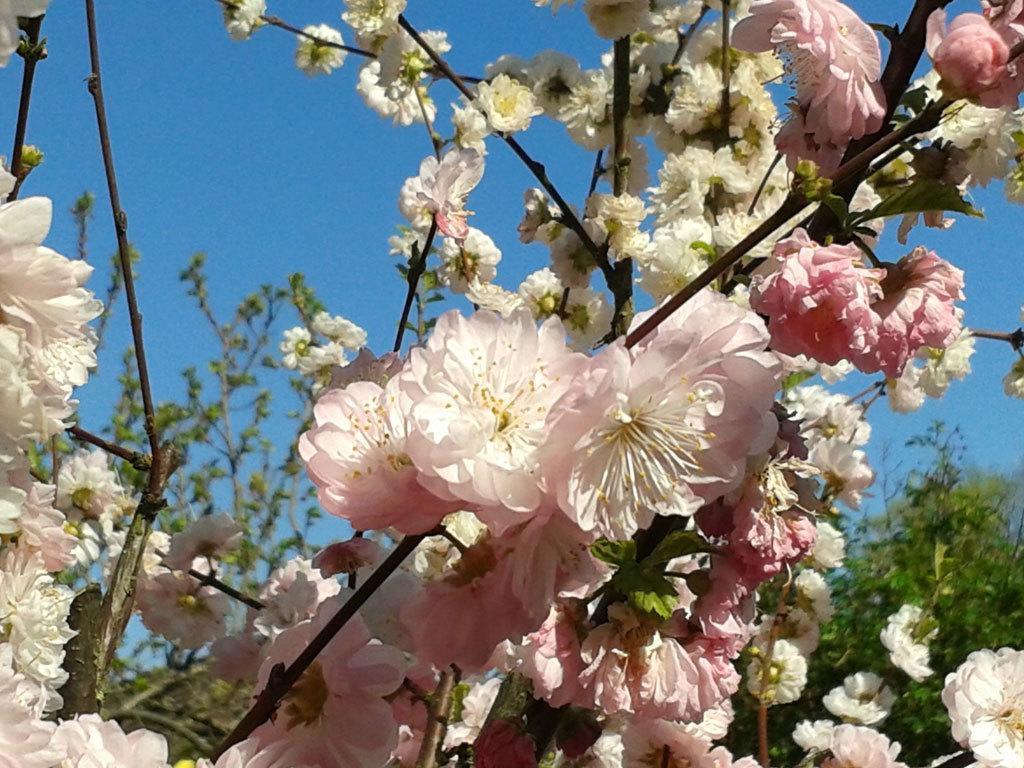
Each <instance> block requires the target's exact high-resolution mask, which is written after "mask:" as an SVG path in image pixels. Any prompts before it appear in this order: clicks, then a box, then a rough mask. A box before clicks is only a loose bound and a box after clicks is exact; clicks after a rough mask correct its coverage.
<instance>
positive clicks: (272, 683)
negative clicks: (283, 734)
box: [214, 533, 429, 760]
mask: <svg viewBox="0 0 1024 768" xmlns="http://www.w3.org/2000/svg"><path fill="white" fill-rule="evenodd" d="M428 535H429V533H421V534H417V535H415V536H406V537H405V538H403V539H402V540H401V541H400V542H398V544H397V545H396V546H395V548H394V549H393V550H391V553H390V554H389V555H388V556H387V558H385V560H384V562H382V563H381V564H380V565H379V566H377V568H376V569H375V570H374V572H373V573H371V574H370V576H369V577H368V578H367V579H366V581H364V582H363V584H362V585H361V586H360V587H359V588H358V589H356V591H355V592H353V593H352V596H351V597H349V599H348V600H347V601H346V602H345V604H344V605H343V606H341V608H340V609H339V610H338V612H337V613H335V614H334V615H333V616H332V617H331V618H330V619H329V620H328V622H327V623H326V624H325V625H324V627H323V629H321V630H320V631H319V632H318V633H317V634H316V636H315V637H314V638H313V639H312V640H311V641H310V643H309V645H307V646H306V648H305V649H304V650H303V651H302V653H300V654H299V656H298V657H297V658H296V659H295V661H293V662H292V663H291V664H290V665H289V666H288V667H287V668H285V669H284V670H282V671H281V672H280V674H273V675H271V676H270V679H269V680H268V681H267V685H266V687H265V688H264V689H263V690H262V691H260V693H259V694H258V695H257V697H256V701H255V703H253V705H252V707H251V708H250V709H249V711H248V712H246V714H245V715H244V716H243V717H242V719H241V720H240V721H239V722H238V724H237V725H236V726H235V727H234V729H233V730H232V731H231V733H230V734H228V736H227V738H226V739H224V742H223V743H222V744H221V745H220V747H218V749H217V752H216V754H215V755H214V760H216V759H217V758H219V757H220V756H221V755H222V754H224V752H226V751H227V750H228V749H229V748H231V747H232V746H233V745H235V744H237V743H239V742H240V741H242V740H244V739H246V738H248V736H249V734H251V733H252V732H253V731H254V730H256V729H257V728H258V727H259V726H261V725H262V724H263V723H265V722H266V721H267V720H269V719H270V717H271V716H272V715H273V714H274V712H276V711H277V707H278V705H279V704H280V702H281V699H283V698H284V697H285V695H286V694H287V693H288V691H289V690H291V688H292V686H293V685H295V683H297V682H298V681H299V678H300V677H302V674H303V672H305V671H306V670H307V669H308V668H309V666H310V664H312V663H313V662H314V661H315V660H316V657H317V656H319V655H320V653H321V652H322V651H323V650H324V649H325V648H326V647H327V646H328V645H329V644H330V642H331V640H332V639H333V638H334V636H335V635H336V634H338V632H340V631H341V629H342V627H344V626H345V625H346V624H347V623H348V622H349V620H350V619H352V617H353V616H355V615H356V612H357V611H358V610H359V609H360V608H362V607H363V605H364V604H365V603H366V601H367V600H369V599H370V596H371V595H373V593H374V592H376V591H377V589H378V587H380V585H381V584H383V583H384V582H385V581H386V580H387V579H388V577H389V576H390V575H391V574H392V573H394V572H395V571H396V570H397V569H398V566H399V565H401V564H402V561H403V560H405V558H406V557H408V556H409V554H410V553H411V552H412V551H413V550H414V549H415V548H416V546H417V545H418V544H419V543H420V542H421V541H423V539H424V538H426V537H427V536H428Z"/></svg>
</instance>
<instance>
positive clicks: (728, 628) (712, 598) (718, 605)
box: [693, 556, 755, 644]
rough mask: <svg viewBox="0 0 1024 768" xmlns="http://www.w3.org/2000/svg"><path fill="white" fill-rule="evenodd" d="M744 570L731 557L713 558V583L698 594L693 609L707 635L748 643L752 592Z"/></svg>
mask: <svg viewBox="0 0 1024 768" xmlns="http://www.w3.org/2000/svg"><path fill="white" fill-rule="evenodd" d="M742 572H743V571H742V566H741V565H740V564H739V563H737V562H736V561H735V560H733V559H732V558H729V557H724V556H715V557H713V558H712V559H711V570H710V572H709V578H708V581H709V582H710V587H709V589H708V590H707V591H706V592H704V594H702V595H700V596H699V597H698V598H697V602H696V604H695V606H694V609H693V618H694V620H695V621H696V623H697V625H698V626H699V627H700V629H701V631H702V632H703V633H704V634H705V635H706V636H707V637H709V638H716V639H725V640H735V641H736V642H738V643H740V644H745V643H746V641H747V640H748V639H749V638H750V636H751V635H752V634H753V627H752V622H753V620H754V607H755V606H754V599H753V593H752V590H751V589H750V587H749V585H748V583H747V582H746V581H745V580H744V579H743V576H742Z"/></svg>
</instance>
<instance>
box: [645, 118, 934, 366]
mask: <svg viewBox="0 0 1024 768" xmlns="http://www.w3.org/2000/svg"><path fill="white" fill-rule="evenodd" d="M949 103H950V102H949V101H948V100H946V99H943V100H942V101H939V102H936V103H934V104H932V105H930V106H929V107H927V108H926V109H924V110H923V111H922V112H921V114H919V115H917V116H916V117H914V118H913V119H911V120H908V121H907V122H906V123H904V124H903V125H902V126H901V127H900V128H899V129H898V130H895V131H893V132H892V133H890V134H888V135H886V136H883V137H882V138H880V139H879V140H878V141H877V142H875V143H874V144H872V145H871V146H870V147H867V148H866V149H864V150H863V151H861V152H859V153H858V154H856V155H854V156H853V157H852V158H850V160H848V161H847V162H845V163H843V164H842V165H841V166H839V168H838V169H837V170H836V172H835V174H833V176H832V180H833V182H834V184H840V183H842V182H844V181H847V180H849V179H851V178H854V177H855V176H856V175H857V174H859V173H861V172H862V171H863V170H864V169H865V168H867V167H868V166H869V165H870V164H871V161H872V160H874V159H875V158H877V157H879V156H880V155H882V154H884V153H885V152H888V151H889V150H890V149H891V148H892V147H894V146H895V145H896V144H899V143H900V142H901V141H903V140H904V139H906V138H907V137H908V136H912V135H914V134H917V133H922V132H924V131H929V130H931V129H932V128H934V127H935V126H936V125H937V124H938V122H939V118H940V117H941V115H942V111H943V110H944V109H945V108H946V106H948V105H949ZM807 205H808V201H807V200H805V199H804V198H803V196H802V195H801V194H800V193H799V191H794V192H791V193H790V194H789V195H788V196H787V197H786V199H785V200H783V201H782V204H781V205H780V206H779V207H778V209H776V211H775V212H774V213H773V214H772V215H771V216H769V217H768V218H767V219H765V220H764V221H763V222H761V224H759V225H758V226H757V227H756V228H755V229H754V230H753V231H752V232H751V233H750V234H748V235H747V236H746V237H744V238H743V239H742V240H740V241H739V242H738V243H736V245H734V246H733V247H732V248H730V249H729V250H728V251H726V252H725V253H724V254H722V255H721V256H719V257H718V259H717V260H715V261H714V262H712V264H711V265H710V266H709V267H708V268H707V269H705V270H704V271H703V272H702V273H701V274H699V275H698V276H697V277H696V278H694V280H693V281H692V282H691V283H689V284H688V285H686V286H685V287H684V288H683V289H682V290H680V291H679V292H678V293H677V294H675V295H674V296H673V297H672V298H670V299H669V300H668V301H666V302H665V303H664V304H662V305H661V306H660V307H658V309H656V310H655V311H654V312H653V313H651V315H650V316H649V317H648V318H647V319H646V320H645V321H644V322H643V323H641V324H640V326H639V327H638V328H636V329H635V330H634V331H633V332H632V333H630V334H629V335H628V336H627V337H626V346H627V347H633V346H636V345H637V344H638V343H639V342H640V341H641V340H642V339H644V338H645V337H646V336H647V335H648V334H649V333H651V331H653V330H654V329H655V328H657V327H658V326H659V325H661V324H662V323H663V322H664V321H665V320H666V319H667V318H668V317H669V316H670V315H671V314H672V313H673V312H675V311H676V310H677V309H679V308H680V307H681V306H683V304H685V303H686V302H688V301H689V300H690V299H692V298H693V297H694V296H696V295H697V294H698V293H699V292H700V291H701V290H703V289H704V288H706V287H708V286H709V285H711V283H713V282H714V281H715V280H717V279H718V278H719V277H721V276H722V275H724V274H725V273H726V272H727V271H728V270H729V268H730V267H731V266H732V265H733V264H735V263H736V262H738V261H739V260H740V259H741V258H743V257H744V256H745V255H746V254H747V253H748V252H749V251H750V249H751V248H753V247H754V246H756V245H758V244H759V243H760V242H761V241H762V240H765V239H767V238H768V237H769V236H770V235H771V234H772V233H774V232H775V231H776V230H777V229H778V228H779V227H781V226H782V225H783V224H785V223H786V222H788V221H789V220H790V219H792V218H793V217H794V216H796V215H797V214H798V213H800V212H801V211H802V210H804V208H806V207H807Z"/></svg>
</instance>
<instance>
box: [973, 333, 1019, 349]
mask: <svg viewBox="0 0 1024 768" xmlns="http://www.w3.org/2000/svg"><path fill="white" fill-rule="evenodd" d="M968 330H969V331H970V334H971V336H974V337H975V338H978V339H992V340H993V341H1005V342H1006V343H1007V344H1009V345H1010V346H1011V347H1013V348H1014V349H1018V350H1019V349H1021V348H1022V347H1024V328H1018V329H1017V330H1015V331H1012V332H1010V333H1003V332H1002V331H986V330H983V329H981V328H970V329H968Z"/></svg>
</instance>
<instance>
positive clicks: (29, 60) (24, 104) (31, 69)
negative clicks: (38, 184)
mask: <svg viewBox="0 0 1024 768" xmlns="http://www.w3.org/2000/svg"><path fill="white" fill-rule="evenodd" d="M42 24H43V16H41V15H40V16H36V17H34V18H31V19H27V20H26V21H25V34H26V35H27V36H28V45H27V47H26V50H25V51H24V53H23V54H22V55H23V56H24V58H25V68H24V69H23V70H22V74H21V98H20V99H19V100H18V122H17V123H16V124H15V127H14V149H12V150H11V175H12V176H14V189H12V190H11V193H10V194H9V195H8V196H7V201H8V202H10V201H12V200H17V199H18V192H19V190H20V189H21V184H22V182H23V181H25V178H26V177H27V176H28V171H27V170H26V169H25V168H23V167H22V163H21V156H22V151H23V150H24V148H25V132H26V131H27V130H28V109H29V106H30V104H31V101H32V82H33V80H34V79H35V76H36V64H38V63H39V62H40V60H42V59H45V58H46V49H45V48H44V47H42V46H40V45H39V28H40V27H41V26H42Z"/></svg>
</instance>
